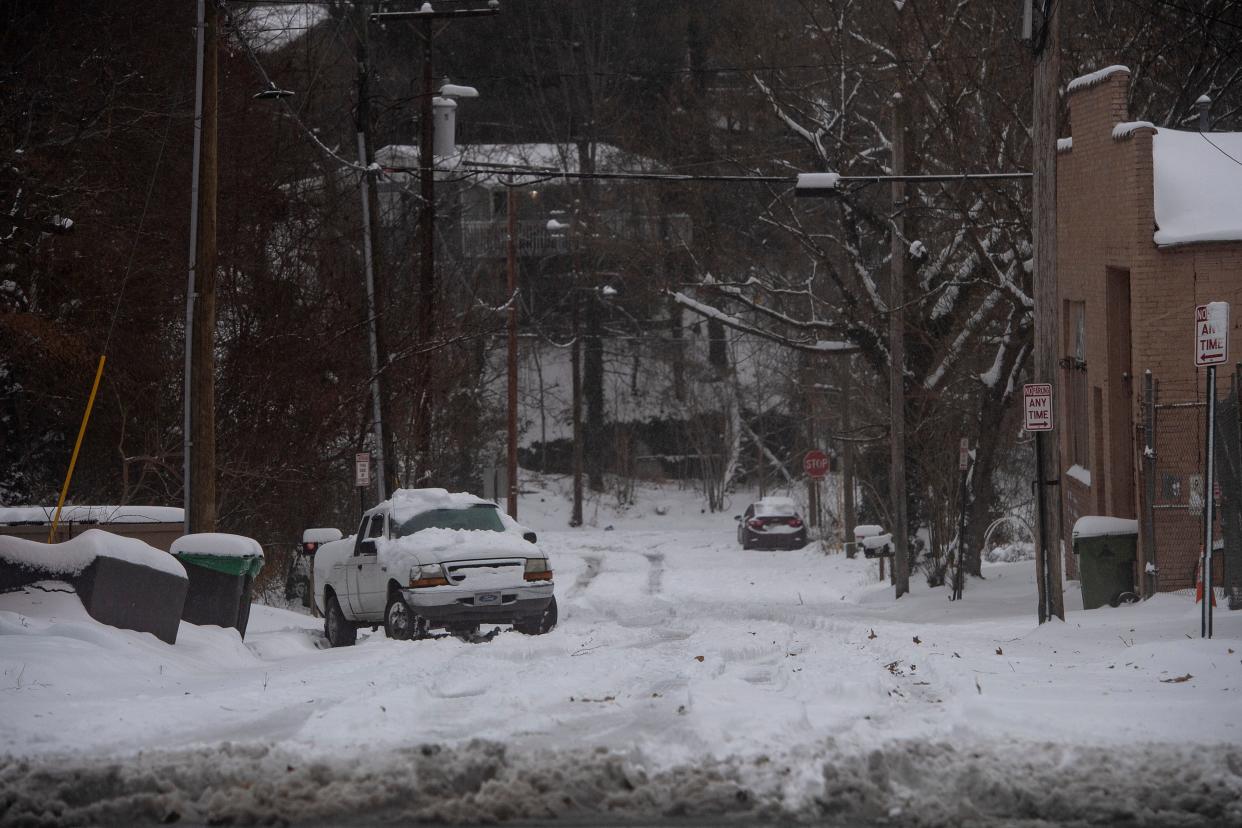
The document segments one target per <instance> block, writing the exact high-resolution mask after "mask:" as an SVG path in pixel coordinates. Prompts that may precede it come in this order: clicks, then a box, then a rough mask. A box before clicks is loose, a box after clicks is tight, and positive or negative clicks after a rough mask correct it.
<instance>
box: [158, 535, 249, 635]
mask: <svg viewBox="0 0 1242 828" xmlns="http://www.w3.org/2000/svg"><path fill="white" fill-rule="evenodd" d="M171 551H172V554H173V555H174V556H176V558H177V560H179V561H181V563H182V565H183V566H185V571H186V575H188V576H189V581H190V583H189V592H188V593H187V594H186V598H185V609H184V610H182V612H181V618H182V619H183V620H185V621H189V622H190V623H191V624H214V625H215V626H218V627H234V628H235V629H236V630H237V631H238V632H239V633H241V636H242V638H245V637H246V625H247V624H248V623H249V621H250V587H251V585H252V584H253V583H254V579H255V576H257V575H258V574H259V572H260V571H261V570H262V569H263V549H262V547H260V546H259V544H258V543H257V542H256V541H254V540H252V539H251V538H247V537H243V536H241V535H228V534H224V533H221V532H204V533H201V534H196V535H185V536H183V537H180V538H178V539H177V540H176V541H174V542H173V545H172V550H171Z"/></svg>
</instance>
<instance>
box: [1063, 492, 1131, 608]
mask: <svg viewBox="0 0 1242 828" xmlns="http://www.w3.org/2000/svg"><path fill="white" fill-rule="evenodd" d="M1137 552H1138V521H1136V520H1127V519H1125V518H1115V517H1106V516H1101V515H1088V516H1086V517H1081V518H1079V519H1078V520H1077V521H1076V522H1075V523H1074V555H1075V556H1076V557H1077V559H1078V583H1079V585H1080V586H1081V588H1082V608H1083V609H1095V608H1096V607H1102V606H1104V605H1105V604H1107V605H1108V606H1110V607H1116V606H1119V605H1120V604H1126V603H1131V602H1133V601H1137V600H1138V595H1137V594H1136V593H1135V590H1134V562H1135V560H1136V559H1137Z"/></svg>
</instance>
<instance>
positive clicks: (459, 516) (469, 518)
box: [396, 503, 505, 538]
mask: <svg viewBox="0 0 1242 828" xmlns="http://www.w3.org/2000/svg"><path fill="white" fill-rule="evenodd" d="M423 529H477V530H483V531H490V532H503V531H505V527H504V524H502V523H501V522H500V514H499V513H498V512H497V511H496V507H495V506H491V505H488V504H484V503H480V504H478V505H476V506H471V507H470V508H469V509H431V510H429V511H426V512H419V513H418V514H417V515H415V516H414V517H412V518H410V519H409V520H407V521H405V522H404V523H402V524H401V525H400V526H398V527H397V532H396V536H397V537H399V538H404V537H405V536H406V535H412V534H414V533H415V532H419V531H422V530H423Z"/></svg>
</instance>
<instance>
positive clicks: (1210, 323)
mask: <svg viewBox="0 0 1242 828" xmlns="http://www.w3.org/2000/svg"><path fill="white" fill-rule="evenodd" d="M1228 361H1229V303H1228V302H1208V303H1207V304H1206V305H1197V306H1196V307H1195V367H1197V368H1202V367H1204V366H1206V365H1220V364H1222V363H1225V362H1228Z"/></svg>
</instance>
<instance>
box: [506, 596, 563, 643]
mask: <svg viewBox="0 0 1242 828" xmlns="http://www.w3.org/2000/svg"><path fill="white" fill-rule="evenodd" d="M555 626H556V596H555V595H553V596H552V600H550V601H548V605H547V606H546V607H544V610H543V614H542V615H539V616H537V617H535V618H524V619H522V620H521V621H517V622H514V624H513V629H515V630H517V631H518V632H520V633H522V635H543V634H544V633H549V632H552V628H553V627H555Z"/></svg>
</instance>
